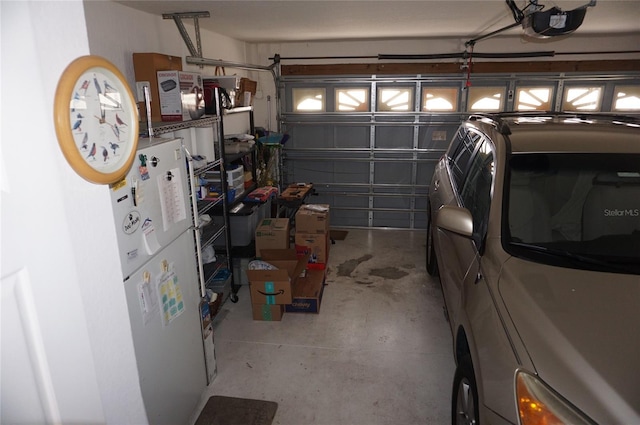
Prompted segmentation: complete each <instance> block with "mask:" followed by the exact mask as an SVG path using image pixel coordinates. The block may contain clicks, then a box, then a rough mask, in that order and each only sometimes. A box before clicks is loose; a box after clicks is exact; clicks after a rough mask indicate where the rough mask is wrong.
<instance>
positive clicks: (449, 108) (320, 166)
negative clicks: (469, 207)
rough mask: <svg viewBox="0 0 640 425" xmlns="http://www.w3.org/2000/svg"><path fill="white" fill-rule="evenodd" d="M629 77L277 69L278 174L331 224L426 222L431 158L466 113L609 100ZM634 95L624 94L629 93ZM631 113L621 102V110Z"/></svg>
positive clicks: (605, 106) (601, 106) (604, 104)
mask: <svg viewBox="0 0 640 425" xmlns="http://www.w3.org/2000/svg"><path fill="white" fill-rule="evenodd" d="M634 81H637V79H636V80H634V79H633V77H632V76H630V75H606V76H596V75H591V76H588V77H585V76H575V75H574V76H566V75H542V76H540V75H537V76H524V77H523V76H515V75H485V76H482V77H477V78H475V79H474V81H473V84H472V85H471V86H470V87H469V86H468V85H467V82H466V80H465V79H464V76H461V75H460V74H458V75H451V76H442V75H439V76H423V75H404V76H391V77H390V76H375V75H367V76H331V77H327V76H317V77H315V76H311V77H310V76H305V77H293V76H284V77H280V80H279V92H280V99H281V100H280V109H281V110H280V111H279V120H280V126H281V130H282V131H283V132H286V133H288V134H289V136H290V137H289V139H288V141H287V142H286V144H285V145H284V147H283V149H282V160H283V161H282V164H283V166H282V182H281V183H284V184H289V183H298V182H311V183H313V184H314V187H315V189H316V192H317V197H314V198H313V199H312V200H311V202H314V203H328V204H330V205H331V207H332V219H331V222H332V225H333V226H336V227H339V226H345V227H362V228H395V229H424V228H426V213H425V211H426V194H427V191H428V187H429V183H430V180H431V175H432V173H433V170H434V166H435V164H436V163H437V161H438V159H439V158H440V157H441V156H442V154H443V153H444V151H445V150H446V148H447V146H448V144H449V141H450V139H451V137H452V136H453V134H454V132H455V130H456V128H457V126H458V124H459V123H460V121H461V120H462V119H463V118H465V117H466V116H467V115H469V113H471V112H473V111H478V112H481V111H486V112H493V111H513V110H531V109H543V110H572V109H573V110H585V111H590V112H593V111H611V110H613V109H615V108H616V105H617V104H620V102H618V103H616V102H617V100H618V98H619V93H620V92H621V90H620V88H621V87H622V88H625V89H626V91H624V92H623V94H625V95H626V96H629V94H628V93H635V94H636V95H637V98H640V95H638V89H639V88H640V86H638V85H637V83H635V82H634ZM631 97H632V98H633V96H631ZM637 112H638V111H637V110H636V111H634V110H633V109H631V110H630V113H632V114H633V113H637Z"/></svg>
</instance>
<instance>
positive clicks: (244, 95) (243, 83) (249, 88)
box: [235, 77, 258, 106]
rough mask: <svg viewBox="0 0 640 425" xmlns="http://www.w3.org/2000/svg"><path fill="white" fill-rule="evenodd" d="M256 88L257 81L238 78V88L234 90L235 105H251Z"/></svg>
mask: <svg viewBox="0 0 640 425" xmlns="http://www.w3.org/2000/svg"><path fill="white" fill-rule="evenodd" d="M257 90H258V82H257V81H253V80H250V79H248V78H244V77H243V78H240V83H239V84H238V90H236V102H235V105H236V106H251V103H252V101H253V97H254V96H255V95H256V91H257Z"/></svg>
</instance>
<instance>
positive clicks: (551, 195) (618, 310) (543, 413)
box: [427, 113, 640, 425]
mask: <svg viewBox="0 0 640 425" xmlns="http://www.w3.org/2000/svg"><path fill="white" fill-rule="evenodd" d="M428 208H429V214H428V217H429V223H428V231H427V234H428V236H427V269H428V271H429V273H430V274H432V275H439V276H440V282H441V284H442V290H443V294H444V300H445V312H446V314H447V317H448V319H449V323H450V326H451V331H452V334H453V341H454V347H453V348H454V355H455V360H456V364H457V368H456V373H455V378H454V384H453V394H452V423H453V424H482V425H487V424H523V425H529V424H602V425H610V424H621V425H637V424H640V121H638V120H635V119H633V118H629V117H615V116H605V115H600V116H598V115H585V114H567V113H555V114H550V113H546V114H542V113H540V114H537V113H532V114H524V113H521V114H516V113H512V114H499V115H474V116H471V117H469V119H468V120H466V121H465V122H464V123H463V124H462V125H461V126H460V128H459V129H458V131H457V133H456V135H455V136H454V138H453V140H452V142H451V144H450V147H449V149H448V151H447V153H446V155H444V156H443V157H442V159H441V160H440V161H439V163H438V165H437V167H436V170H435V173H434V175H433V180H432V182H431V186H430V189H429V207H428Z"/></svg>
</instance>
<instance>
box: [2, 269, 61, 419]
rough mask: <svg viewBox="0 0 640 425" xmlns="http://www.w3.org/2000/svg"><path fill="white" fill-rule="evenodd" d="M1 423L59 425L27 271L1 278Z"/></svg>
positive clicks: (22, 270)
mask: <svg viewBox="0 0 640 425" xmlns="http://www.w3.org/2000/svg"><path fill="white" fill-rule="evenodd" d="M1 285H2V298H1V301H2V302H1V305H0V311H1V312H2V316H1V318H0V320H1V322H2V331H1V332H2V351H1V353H0V356H1V357H0V359H1V363H0V371H2V373H1V374H0V376H1V377H2V379H1V382H0V388H1V389H2V393H1V394H2V399H1V400H0V406H2V408H1V415H0V422H1V423H6V424H18V423H40V424H44V423H60V413H59V411H58V406H57V402H56V397H55V393H54V391H53V385H52V382H51V373H50V370H49V365H48V362H47V358H46V353H45V351H44V344H43V341H42V333H41V330H40V323H39V321H38V318H37V316H36V304H35V300H34V298H33V291H32V288H31V282H30V280H29V273H28V271H27V269H26V268H23V269H21V270H20V271H18V272H16V273H13V274H11V275H9V276H6V277H3V278H2V282H1Z"/></svg>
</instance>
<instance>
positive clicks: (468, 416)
mask: <svg viewBox="0 0 640 425" xmlns="http://www.w3.org/2000/svg"><path fill="white" fill-rule="evenodd" d="M451 424H452V425H479V424H480V420H479V417H478V388H477V386H476V379H475V375H474V373H473V366H472V365H471V359H470V358H469V356H465V357H464V358H463V359H462V360H461V361H460V362H459V363H458V367H457V368H456V373H455V376H454V378H453V394H452V397H451Z"/></svg>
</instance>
